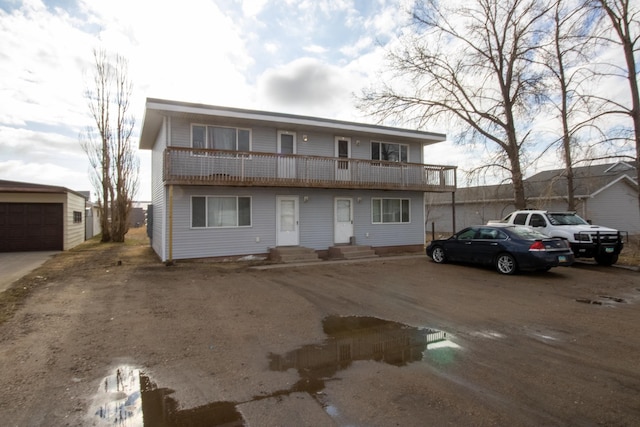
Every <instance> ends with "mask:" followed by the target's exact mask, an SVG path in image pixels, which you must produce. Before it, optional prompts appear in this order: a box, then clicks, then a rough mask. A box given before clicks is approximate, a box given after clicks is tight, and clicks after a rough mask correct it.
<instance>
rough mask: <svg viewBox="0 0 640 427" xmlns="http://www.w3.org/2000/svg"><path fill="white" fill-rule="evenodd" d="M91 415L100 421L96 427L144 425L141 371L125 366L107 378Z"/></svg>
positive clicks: (99, 390)
mask: <svg viewBox="0 0 640 427" xmlns="http://www.w3.org/2000/svg"><path fill="white" fill-rule="evenodd" d="M89 413H90V414H92V418H93V419H94V420H95V419H97V420H98V421H97V422H98V424H96V425H101V426H103V425H104V426H106V425H110V426H111V425H122V426H141V425H143V424H142V399H141V396H140V371H139V370H138V369H136V368H134V367H131V366H127V365H123V366H119V367H118V368H116V369H115V370H114V371H113V373H112V374H111V375H108V376H107V377H105V378H104V379H103V380H102V381H101V382H100V385H99V388H98V391H97V393H96V395H95V397H94V399H93V404H92V405H91V407H90V409H89Z"/></svg>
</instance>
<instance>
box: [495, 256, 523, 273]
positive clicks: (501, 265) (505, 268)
mask: <svg viewBox="0 0 640 427" xmlns="http://www.w3.org/2000/svg"><path fill="white" fill-rule="evenodd" d="M496 270H498V272H499V273H502V274H515V273H516V271H518V264H516V259H515V258H514V257H513V256H512V255H511V254H508V253H502V254H499V255H498V256H497V257H496Z"/></svg>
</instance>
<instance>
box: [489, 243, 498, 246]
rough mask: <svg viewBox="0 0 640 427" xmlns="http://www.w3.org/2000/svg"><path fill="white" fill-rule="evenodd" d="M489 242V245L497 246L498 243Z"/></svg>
mask: <svg viewBox="0 0 640 427" xmlns="http://www.w3.org/2000/svg"><path fill="white" fill-rule="evenodd" d="M490 244H491V246H498V244H497V243H496V242H491V243H490Z"/></svg>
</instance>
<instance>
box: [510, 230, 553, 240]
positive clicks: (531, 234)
mask: <svg viewBox="0 0 640 427" xmlns="http://www.w3.org/2000/svg"><path fill="white" fill-rule="evenodd" d="M511 232H512V233H513V234H515V235H516V236H518V237H520V238H521V239H526V240H538V239H548V238H549V236H547V235H546V234H542V233H540V232H539V231H536V230H532V229H531V228H529V227H513V228H512V229H511Z"/></svg>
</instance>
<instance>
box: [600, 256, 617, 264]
mask: <svg viewBox="0 0 640 427" xmlns="http://www.w3.org/2000/svg"><path fill="white" fill-rule="evenodd" d="M596 262H597V263H598V264H600V265H606V266H610V265H613V264H615V263H616V262H618V254H600V255H596Z"/></svg>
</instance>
